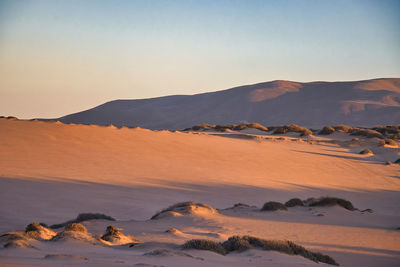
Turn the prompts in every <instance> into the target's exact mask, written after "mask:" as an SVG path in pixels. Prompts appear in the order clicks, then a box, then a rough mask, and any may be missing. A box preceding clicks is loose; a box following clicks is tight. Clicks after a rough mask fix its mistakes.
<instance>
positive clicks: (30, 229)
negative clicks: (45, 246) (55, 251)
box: [25, 222, 57, 240]
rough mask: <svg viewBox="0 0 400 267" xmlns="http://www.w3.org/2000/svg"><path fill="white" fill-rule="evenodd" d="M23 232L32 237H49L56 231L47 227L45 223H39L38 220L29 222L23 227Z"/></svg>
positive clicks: (46, 238)
mask: <svg viewBox="0 0 400 267" xmlns="http://www.w3.org/2000/svg"><path fill="white" fill-rule="evenodd" d="M25 234H26V235H27V236H28V237H30V238H33V239H45V240H48V239H51V238H52V237H53V236H55V235H56V234H57V233H56V232H54V231H53V230H51V229H49V228H47V227H46V226H45V224H41V223H38V222H33V223H30V224H28V225H27V226H26V228H25Z"/></svg>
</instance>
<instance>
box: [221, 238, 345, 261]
mask: <svg viewBox="0 0 400 267" xmlns="http://www.w3.org/2000/svg"><path fill="white" fill-rule="evenodd" d="M222 247H223V248H224V249H225V250H226V252H227V253H229V252H232V251H239V252H241V251H245V250H247V249H250V248H252V247H255V248H261V249H263V250H273V251H278V252H281V253H285V254H289V255H300V256H303V257H304V258H307V259H310V260H312V261H314V262H323V263H327V264H331V265H339V264H338V263H337V262H336V261H335V260H334V259H333V258H331V257H329V256H328V255H324V254H321V253H318V252H312V251H309V250H307V249H306V248H304V247H302V246H300V245H297V244H295V243H294V242H292V241H286V240H285V241H283V240H267V239H262V238H258V237H254V236H232V237H230V238H229V239H228V240H227V241H225V242H223V243H222Z"/></svg>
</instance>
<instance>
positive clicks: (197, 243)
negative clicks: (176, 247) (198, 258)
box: [182, 239, 226, 255]
mask: <svg viewBox="0 0 400 267" xmlns="http://www.w3.org/2000/svg"><path fill="white" fill-rule="evenodd" d="M182 248H183V249H200V250H209V251H213V252H215V253H218V254H221V255H225V254H226V251H225V249H224V247H223V246H222V245H221V244H220V243H218V242H215V241H212V240H209V239H192V240H189V241H187V242H186V243H185V244H183V246H182Z"/></svg>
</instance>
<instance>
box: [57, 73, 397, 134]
mask: <svg viewBox="0 0 400 267" xmlns="http://www.w3.org/2000/svg"><path fill="white" fill-rule="evenodd" d="M58 120H60V121H62V122H65V123H80V124H98V125H108V124H113V125H116V126H140V127H144V128H149V129H171V130H179V129H182V128H186V127H191V126H193V125H195V124H199V123H211V124H229V123H240V122H258V123H260V124H263V125H268V126H269V125H282V124H291V123H296V124H299V125H303V126H306V127H321V126H324V125H338V124H348V125H355V126H366V127H370V126H374V125H377V124H380V125H387V124H399V123H400V78H386V79H374V80H365V81H354V82H310V83H299V82H291V81H271V82H265V83H258V84H253V85H245V86H240V87H235V88H232V89H227V90H222V91H216V92H210V93H203V94H196V95H173V96H166V97H158V98H150V99H138V100H115V101H111V102H107V103H105V104H103V105H100V106H97V107H95V108H92V109H89V110H86V111H82V112H78V113H74V114H71V115H67V116H64V117H61V118H59V119H58Z"/></svg>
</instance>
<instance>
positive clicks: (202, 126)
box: [189, 123, 213, 131]
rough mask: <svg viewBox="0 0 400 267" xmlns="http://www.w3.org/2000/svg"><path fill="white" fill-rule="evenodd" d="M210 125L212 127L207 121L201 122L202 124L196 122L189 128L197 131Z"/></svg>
mask: <svg viewBox="0 0 400 267" xmlns="http://www.w3.org/2000/svg"><path fill="white" fill-rule="evenodd" d="M211 127H213V125H210V124H208V123H202V124H197V125H195V126H193V127H192V128H191V129H192V130H193V131H199V130H207V129H209V128H211ZM189 129H190V128H189Z"/></svg>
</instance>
